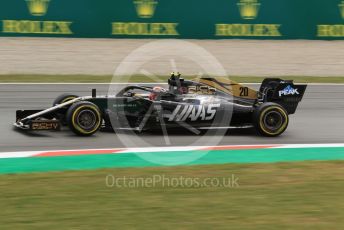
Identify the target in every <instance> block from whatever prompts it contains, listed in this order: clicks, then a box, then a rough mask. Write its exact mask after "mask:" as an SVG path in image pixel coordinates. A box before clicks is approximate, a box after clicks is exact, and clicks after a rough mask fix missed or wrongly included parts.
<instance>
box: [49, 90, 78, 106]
mask: <svg viewBox="0 0 344 230" xmlns="http://www.w3.org/2000/svg"><path fill="white" fill-rule="evenodd" d="M78 97H79V96H78V95H75V94H70V93H64V94H61V95H60V96H58V97H57V98H55V100H54V102H53V106H56V105H59V104H62V103H65V102H67V101H70V100H73V99H75V98H78Z"/></svg>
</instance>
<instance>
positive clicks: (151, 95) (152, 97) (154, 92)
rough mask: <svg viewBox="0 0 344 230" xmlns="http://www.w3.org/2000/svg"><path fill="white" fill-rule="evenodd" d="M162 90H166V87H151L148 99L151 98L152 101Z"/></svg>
mask: <svg viewBox="0 0 344 230" xmlns="http://www.w3.org/2000/svg"><path fill="white" fill-rule="evenodd" d="M163 92H166V89H164V88H162V87H160V86H155V87H153V91H152V92H151V93H150V95H149V100H152V101H154V100H156V99H157V97H158V95H159V94H160V93H163Z"/></svg>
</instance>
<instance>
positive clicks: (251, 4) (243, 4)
mask: <svg viewBox="0 0 344 230" xmlns="http://www.w3.org/2000/svg"><path fill="white" fill-rule="evenodd" d="M237 5H238V7H239V11H240V15H241V17H242V18H243V19H255V18H256V17H257V16H258V13H259V8H260V3H259V2H258V0H240V2H238V3H237Z"/></svg>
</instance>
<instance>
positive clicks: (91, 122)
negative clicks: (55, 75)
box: [14, 74, 307, 136]
mask: <svg viewBox="0 0 344 230" xmlns="http://www.w3.org/2000/svg"><path fill="white" fill-rule="evenodd" d="M306 87H307V86H306V85H294V84H293V81H285V80H281V79H278V78H267V79H265V80H264V81H263V82H262V84H261V86H260V89H259V91H256V90H253V89H251V88H249V87H246V86H243V85H241V84H238V83H235V82H233V81H231V80H229V79H226V78H208V77H207V78H200V79H196V80H192V81H189V80H184V79H182V78H181V77H180V74H172V75H171V77H170V78H169V79H168V89H164V88H162V87H158V86H156V87H147V86H139V85H131V86H127V87H125V88H124V89H122V90H121V91H120V92H118V93H117V94H116V95H105V96H97V95H96V90H95V89H94V90H92V96H86V97H78V96H77V95H74V94H63V95H61V96H59V97H58V98H56V100H55V101H54V103H53V107H51V108H48V109H45V110H18V111H17V113H16V122H15V123H14V126H15V127H17V128H20V129H23V130H60V128H61V127H62V126H68V127H69V128H70V130H72V131H73V132H74V133H76V134H77V135H81V136H89V135H92V134H94V133H96V132H97V131H98V130H102V129H107V130H109V129H111V130H114V131H116V130H117V129H129V130H135V131H144V130H153V129H162V128H163V129H172V128H177V129H180V128H189V129H194V130H201V129H215V130H217V129H229V128H231V127H245V128H247V127H255V129H256V130H257V131H258V133H259V134H261V135H264V136H278V135H280V134H282V133H283V132H284V131H285V130H286V128H287V126H288V122H289V118H288V116H289V115H290V114H294V113H295V110H296V108H297V106H298V103H299V102H300V101H301V99H302V97H303V95H304V92H305V90H306Z"/></svg>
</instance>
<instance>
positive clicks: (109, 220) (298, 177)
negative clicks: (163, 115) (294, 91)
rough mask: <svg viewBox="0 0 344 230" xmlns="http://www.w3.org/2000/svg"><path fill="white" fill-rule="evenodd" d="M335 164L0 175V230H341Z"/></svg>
mask: <svg viewBox="0 0 344 230" xmlns="http://www.w3.org/2000/svg"><path fill="white" fill-rule="evenodd" d="M343 170H344V165H343V162H342V161H331V162H297V163H278V164H224V165H205V166H188V167H169V168H136V169H132V168H127V169H108V170H96V171H75V172H59V173H39V174H21V175H1V176H0V191H1V195H0V203H1V221H0V223H1V229H128V228H130V229H134V228H135V229H136V228H139V229H152V228H154V229H229V228H230V229H264V230H269V229H342V226H343V225H344V219H343V216H344V196H343V191H344V181H343ZM108 174H112V175H113V176H115V177H117V178H122V177H124V176H125V177H126V178H140V177H143V178H152V177H153V176H154V175H160V176H162V175H164V176H165V177H169V178H171V177H173V178H179V177H180V176H183V177H184V178H186V177H191V178H196V177H197V178H203V179H205V178H219V179H220V178H223V177H227V178H228V177H231V175H232V174H234V175H235V177H237V178H238V181H237V182H238V184H239V187H234V188H225V187H210V188H196V187H192V188H189V187H181V186H179V187H163V186H162V184H157V185H156V186H155V187H137V188H119V187H107V186H106V184H105V177H106V175H108Z"/></svg>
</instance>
